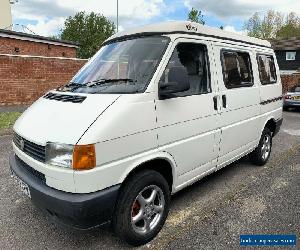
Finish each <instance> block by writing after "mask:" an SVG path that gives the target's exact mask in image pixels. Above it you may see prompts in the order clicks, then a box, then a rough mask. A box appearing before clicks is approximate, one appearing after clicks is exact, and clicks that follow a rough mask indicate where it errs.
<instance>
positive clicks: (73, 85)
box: [56, 82, 82, 90]
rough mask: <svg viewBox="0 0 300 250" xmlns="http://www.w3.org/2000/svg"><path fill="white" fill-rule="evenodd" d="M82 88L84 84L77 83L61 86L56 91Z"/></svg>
mask: <svg viewBox="0 0 300 250" xmlns="http://www.w3.org/2000/svg"><path fill="white" fill-rule="evenodd" d="M81 86H82V84H80V83H77V82H69V83H67V84H65V85H62V86H59V87H58V88H57V89H56V90H62V89H64V88H68V87H74V89H77V88H80V87H81Z"/></svg>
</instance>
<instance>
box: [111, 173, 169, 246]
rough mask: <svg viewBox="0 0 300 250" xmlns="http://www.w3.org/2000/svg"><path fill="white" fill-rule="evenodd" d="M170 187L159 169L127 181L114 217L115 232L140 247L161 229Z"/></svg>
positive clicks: (166, 212) (167, 207)
mask: <svg viewBox="0 0 300 250" xmlns="http://www.w3.org/2000/svg"><path fill="white" fill-rule="evenodd" d="M169 204H170V188H169V186H168V183H167V181H166V180H165V178H164V177H163V176H162V175H161V174H159V173H158V172H156V171H153V170H145V171H143V172H140V173H138V174H136V175H134V176H132V177H131V178H130V179H129V180H127V181H126V183H125V185H124V187H123V188H122V191H121V194H120V197H119V201H118V204H117V206H116V210H115V215H114V218H113V228H114V231H115V233H116V234H117V235H118V236H119V237H120V238H122V239H123V240H125V241H126V242H127V243H129V244H131V245H134V246H139V245H142V244H145V243H147V242H149V241H151V240H152V239H153V238H154V237H155V236H156V235H157V234H158V233H159V231H160V230H161V228H162V226H163V225H164V223H165V220H166V218H167V215H168V212H169Z"/></svg>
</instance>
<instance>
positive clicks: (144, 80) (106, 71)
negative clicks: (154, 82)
mask: <svg viewBox="0 0 300 250" xmlns="http://www.w3.org/2000/svg"><path fill="white" fill-rule="evenodd" d="M168 43H169V38H167V37H162V36H159V37H143V38H135V39H130V40H123V41H117V42H113V43H109V44H107V45H105V46H103V47H102V48H101V49H100V50H99V52H98V53H97V54H96V55H95V56H94V57H93V58H92V59H91V60H90V61H89V62H88V63H87V64H86V65H85V66H84V67H83V68H82V69H81V70H80V71H79V72H78V73H77V74H76V75H75V76H74V78H73V79H72V80H71V82H70V83H69V84H67V85H66V86H65V87H64V88H61V89H60V90H61V91H72V92H77V93H141V92H144V91H145V89H146V88H147V86H148V84H149V82H150V80H151V78H152V76H153V74H154V72H155V70H156V68H157V66H158V64H159V62H160V60H161V58H162V56H163V54H164V52H165V50H166V48H167V46H168Z"/></svg>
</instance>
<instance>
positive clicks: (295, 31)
mask: <svg viewBox="0 0 300 250" xmlns="http://www.w3.org/2000/svg"><path fill="white" fill-rule="evenodd" d="M277 37H282V38H287V37H300V17H298V16H297V15H296V13H294V12H291V13H289V14H288V15H287V17H286V23H285V25H283V26H282V27H281V28H280V29H279V30H278V32H277Z"/></svg>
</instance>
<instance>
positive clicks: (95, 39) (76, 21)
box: [60, 12, 116, 58]
mask: <svg viewBox="0 0 300 250" xmlns="http://www.w3.org/2000/svg"><path fill="white" fill-rule="evenodd" d="M115 29H116V27H115V24H114V23H113V22H111V21H110V20H108V19H107V18H106V17H104V16H103V15H101V14H96V13H94V12H91V13H90V14H86V13H85V12H79V13H77V14H75V16H70V17H68V18H67V19H66V21H65V27H64V29H62V30H61V34H60V38H61V39H63V40H69V41H74V42H77V43H79V50H78V57H80V58H90V57H91V56H93V55H94V54H95V53H96V52H97V51H98V50H99V48H100V47H101V44H102V43H103V42H104V41H105V40H106V39H107V38H108V37H110V36H111V35H113V34H114V33H115Z"/></svg>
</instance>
